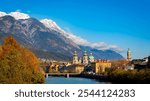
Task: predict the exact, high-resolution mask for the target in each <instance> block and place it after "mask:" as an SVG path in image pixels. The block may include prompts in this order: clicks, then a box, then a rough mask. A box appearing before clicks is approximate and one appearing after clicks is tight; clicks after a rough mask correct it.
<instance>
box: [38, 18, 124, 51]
mask: <svg viewBox="0 0 150 101" xmlns="http://www.w3.org/2000/svg"><path fill="white" fill-rule="evenodd" d="M40 22H41V23H43V24H44V25H45V26H46V27H47V28H49V29H51V30H54V31H56V32H59V33H61V34H62V35H63V36H65V37H66V38H68V39H70V40H72V41H73V42H74V43H76V44H77V45H81V46H89V47H91V48H96V49H98V50H114V51H116V52H122V51H123V49H121V48H119V47H118V46H116V45H108V44H106V43H104V42H95V43H92V42H89V41H87V40H85V39H83V38H81V37H79V36H76V35H74V34H72V33H69V32H66V31H64V30H63V29H61V28H60V27H59V26H58V25H57V24H56V23H55V22H54V21H52V20H50V19H43V20H41V21H40Z"/></svg>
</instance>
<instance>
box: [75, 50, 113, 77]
mask: <svg viewBox="0 0 150 101" xmlns="http://www.w3.org/2000/svg"><path fill="white" fill-rule="evenodd" d="M72 64H73V65H72V67H73V68H75V69H77V70H78V71H76V72H79V73H81V72H83V71H84V70H85V69H87V68H90V69H89V70H91V72H93V73H96V74H97V73H103V72H105V69H106V68H111V63H110V62H109V61H108V60H95V58H94V56H93V54H92V53H90V55H89V56H88V54H87V52H86V51H84V54H83V56H82V58H79V57H78V54H77V52H76V51H75V53H74V55H73V60H72Z"/></svg>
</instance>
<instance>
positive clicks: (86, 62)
mask: <svg viewBox="0 0 150 101" xmlns="http://www.w3.org/2000/svg"><path fill="white" fill-rule="evenodd" d="M83 64H84V65H87V64H88V55H87V53H86V51H84V55H83Z"/></svg>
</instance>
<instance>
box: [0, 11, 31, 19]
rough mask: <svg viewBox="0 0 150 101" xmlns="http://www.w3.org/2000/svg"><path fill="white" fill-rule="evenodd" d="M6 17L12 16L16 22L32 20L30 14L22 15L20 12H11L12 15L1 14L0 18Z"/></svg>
mask: <svg viewBox="0 0 150 101" xmlns="http://www.w3.org/2000/svg"><path fill="white" fill-rule="evenodd" d="M6 15H10V16H12V17H14V18H15V19H16V20H19V19H28V18H30V16H29V15H28V14H25V13H21V12H20V10H17V11H15V12H10V13H5V12H0V17H2V16H6Z"/></svg>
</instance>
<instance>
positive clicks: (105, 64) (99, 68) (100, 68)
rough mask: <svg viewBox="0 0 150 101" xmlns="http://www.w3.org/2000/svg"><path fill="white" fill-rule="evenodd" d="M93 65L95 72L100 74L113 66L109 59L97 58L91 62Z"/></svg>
mask: <svg viewBox="0 0 150 101" xmlns="http://www.w3.org/2000/svg"><path fill="white" fill-rule="evenodd" d="M91 67H92V68H93V72H94V73H96V74H99V73H103V72H105V69H106V68H111V63H110V62H109V61H107V60H97V61H95V62H91Z"/></svg>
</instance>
